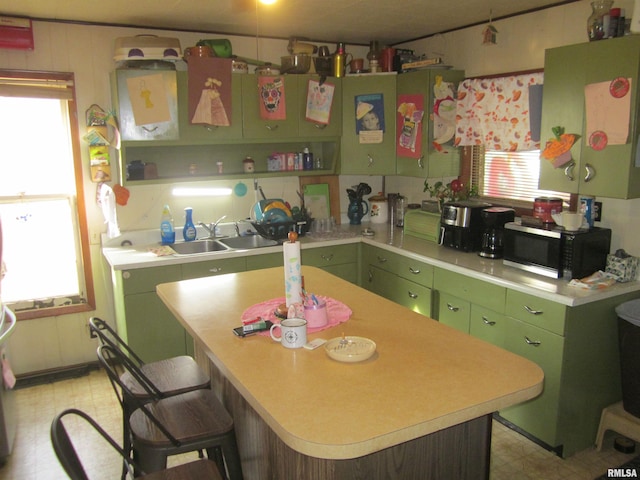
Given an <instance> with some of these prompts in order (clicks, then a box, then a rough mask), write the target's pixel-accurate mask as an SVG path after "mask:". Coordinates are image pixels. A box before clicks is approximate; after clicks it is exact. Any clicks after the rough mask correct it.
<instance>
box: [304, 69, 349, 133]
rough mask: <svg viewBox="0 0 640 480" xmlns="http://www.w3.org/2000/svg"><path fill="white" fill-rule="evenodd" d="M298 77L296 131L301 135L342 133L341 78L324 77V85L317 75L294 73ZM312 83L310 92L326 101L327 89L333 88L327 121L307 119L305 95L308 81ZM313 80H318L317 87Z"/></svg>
mask: <svg viewBox="0 0 640 480" xmlns="http://www.w3.org/2000/svg"><path fill="white" fill-rule="evenodd" d="M296 77H297V79H298V92H299V95H298V104H299V106H298V120H299V123H298V132H299V134H300V136H301V137H304V138H314V137H339V136H340V135H341V134H342V79H341V78H335V77H330V78H327V79H326V86H324V85H320V77H319V76H318V75H296ZM310 81H314V84H313V85H312V94H315V95H319V96H321V97H322V98H323V99H325V101H327V102H328V98H329V97H328V95H329V90H330V89H328V88H327V87H331V88H332V89H333V97H332V102H331V110H330V113H329V123H328V124H324V123H318V122H315V121H312V120H309V119H307V96H308V95H309V87H310V85H309V82H310ZM315 82H318V85H317V88H313V87H316V85H315Z"/></svg>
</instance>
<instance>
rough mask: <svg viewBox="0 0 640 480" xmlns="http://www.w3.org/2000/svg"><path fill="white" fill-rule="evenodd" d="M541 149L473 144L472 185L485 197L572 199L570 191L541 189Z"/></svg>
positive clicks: (520, 199)
mask: <svg viewBox="0 0 640 480" xmlns="http://www.w3.org/2000/svg"><path fill="white" fill-rule="evenodd" d="M539 169H540V151H539V150H529V151H521V152H499V151H495V150H486V149H485V148H484V147H483V146H475V147H473V153H472V158H471V184H472V185H474V186H477V187H478V192H479V194H480V196H482V197H490V198H501V199H509V200H515V201H522V202H532V201H533V200H534V199H535V198H536V197H541V196H553V197H560V198H562V199H563V200H564V201H565V202H569V197H570V195H569V194H568V193H562V192H553V191H549V190H539V189H538V179H539Z"/></svg>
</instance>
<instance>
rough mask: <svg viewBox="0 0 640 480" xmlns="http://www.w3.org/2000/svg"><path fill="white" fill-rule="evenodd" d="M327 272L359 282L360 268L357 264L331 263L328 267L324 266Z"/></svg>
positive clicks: (348, 280) (349, 280)
mask: <svg viewBox="0 0 640 480" xmlns="http://www.w3.org/2000/svg"><path fill="white" fill-rule="evenodd" d="M322 269H323V270H324V271H325V272H329V273H330V274H332V275H335V276H336V277H340V278H342V279H343V280H346V281H347V282H351V283H355V284H357V283H358V269H357V268H356V266H355V264H352V263H343V264H341V265H330V266H328V267H322Z"/></svg>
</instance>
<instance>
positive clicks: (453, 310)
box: [447, 303, 460, 312]
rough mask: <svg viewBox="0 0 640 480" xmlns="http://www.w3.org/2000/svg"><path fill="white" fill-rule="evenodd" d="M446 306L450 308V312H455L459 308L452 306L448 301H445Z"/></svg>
mask: <svg viewBox="0 0 640 480" xmlns="http://www.w3.org/2000/svg"><path fill="white" fill-rule="evenodd" d="M447 308H448V309H449V310H451V311H452V312H457V311H458V310H460V307H454V306H453V305H451V304H450V303H447Z"/></svg>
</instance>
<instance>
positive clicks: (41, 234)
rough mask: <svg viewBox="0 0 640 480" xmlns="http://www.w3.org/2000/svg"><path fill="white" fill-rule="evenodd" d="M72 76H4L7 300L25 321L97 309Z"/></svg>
mask: <svg viewBox="0 0 640 480" xmlns="http://www.w3.org/2000/svg"><path fill="white" fill-rule="evenodd" d="M73 98H74V89H73V75H72V74H55V73H52V74H47V73H39V72H38V73H36V72H33V74H32V73H31V72H12V71H1V70H0V129H2V132H3V141H2V142H1V143H0V218H1V219H2V227H3V261H4V263H5V265H6V269H5V271H4V278H3V280H2V300H3V302H5V303H7V304H8V305H10V306H11V307H12V308H13V309H14V311H15V312H16V314H17V316H18V318H19V319H25V318H36V317H43V316H52V315H60V314H62V313H72V312H74V311H86V310H89V309H92V308H93V288H92V279H91V268H90V265H91V264H90V261H89V255H88V242H87V238H88V235H87V228H86V221H85V220H84V218H85V215H84V205H83V203H82V202H83V194H82V167H81V164H80V161H79V155H78V154H77V152H78V148H79V146H78V139H77V123H76V121H75V102H74V101H73Z"/></svg>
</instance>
